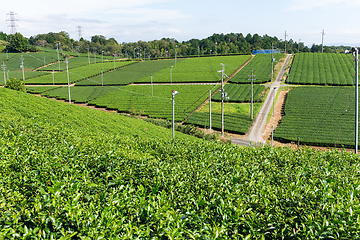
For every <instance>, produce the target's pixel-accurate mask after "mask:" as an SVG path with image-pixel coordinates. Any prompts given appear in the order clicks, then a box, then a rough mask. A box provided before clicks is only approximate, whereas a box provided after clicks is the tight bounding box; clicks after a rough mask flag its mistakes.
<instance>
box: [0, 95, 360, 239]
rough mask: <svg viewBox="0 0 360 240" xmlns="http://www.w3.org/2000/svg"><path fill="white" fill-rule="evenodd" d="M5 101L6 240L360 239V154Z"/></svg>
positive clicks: (0, 176) (31, 101) (1, 218)
mask: <svg viewBox="0 0 360 240" xmlns="http://www.w3.org/2000/svg"><path fill="white" fill-rule="evenodd" d="M180 94H181V93H180ZM179 96H180V95H179ZM179 96H177V97H179ZM0 107H1V109H2V114H1V115H0V133H1V134H0V142H1V143H2V144H1V145H0V152H1V161H0V195H1V198H0V210H1V211H0V228H1V229H2V231H0V237H1V238H4V239H11V238H44V239H60V238H79V239H97V238H104V239H115V238H123V239H126V238H127V239H135V238H155V239H156V238H159V239H160V238H164V239H171V238H172V239H181V238H184V239H205V238H206V239H215V238H219V239H236V238H243V239H245V238H246V237H247V238H248V239H266V238H269V239H286V238H292V237H293V238H298V239H311V238H314V236H318V237H319V238H324V239H331V238H335V239H336V238H338V239H346V238H348V239H351V238H356V237H359V236H360V235H359V229H360V223H359V221H358V215H359V211H360V208H359V205H360V199H359V190H358V186H359V185H360V181H359V177H358V175H359V172H358V166H359V165H360V158H359V156H358V155H354V154H351V153H346V152H337V151H327V152H320V151H314V150H311V149H299V150H298V151H292V150H291V149H288V148H269V147H264V148H240V147H238V146H235V145H228V144H221V143H217V142H209V141H204V140H197V139H194V138H191V137H189V136H185V135H183V134H180V133H177V135H176V136H177V138H176V139H175V140H170V139H169V138H170V137H168V136H169V135H170V136H171V131H169V130H166V129H164V128H161V127H156V126H154V125H150V124H149V123H146V122H144V121H141V120H139V119H134V118H128V117H124V116H119V115H117V114H108V113H105V112H102V111H96V110H92V109H87V108H82V107H79V106H75V105H70V104H68V103H59V102H57V101H53V100H49V99H46V98H39V97H36V96H31V95H29V94H25V93H21V92H15V91H11V90H8V89H4V88H1V89H0Z"/></svg>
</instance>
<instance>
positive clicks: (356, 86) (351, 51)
mask: <svg viewBox="0 0 360 240" xmlns="http://www.w3.org/2000/svg"><path fill="white" fill-rule="evenodd" d="M351 53H352V54H353V55H354V56H355V153H356V154H357V153H358V141H359V49H358V48H357V47H353V48H352V49H351V50H350V51H349V50H345V54H351Z"/></svg>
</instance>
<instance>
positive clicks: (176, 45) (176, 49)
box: [175, 45, 177, 67]
mask: <svg viewBox="0 0 360 240" xmlns="http://www.w3.org/2000/svg"><path fill="white" fill-rule="evenodd" d="M176 55H177V45H175V67H176Z"/></svg>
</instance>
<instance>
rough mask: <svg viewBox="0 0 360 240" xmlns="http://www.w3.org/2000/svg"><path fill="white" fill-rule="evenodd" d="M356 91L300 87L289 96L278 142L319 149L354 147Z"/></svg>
mask: <svg viewBox="0 0 360 240" xmlns="http://www.w3.org/2000/svg"><path fill="white" fill-rule="evenodd" d="M354 92H355V89H354V88H353V87H297V88H295V89H293V90H290V92H289V93H288V96H287V100H286V104H285V109H284V113H285V115H284V116H283V118H282V120H281V123H280V125H279V126H278V127H277V128H276V130H275V133H274V139H277V140H279V141H283V142H291V141H292V142H297V138H298V137H299V138H300V142H301V143H304V144H309V145H318V146H336V147H343V146H345V147H351V148H353V147H354V139H355V133H354V126H355V107H354V105H355V98H354Z"/></svg>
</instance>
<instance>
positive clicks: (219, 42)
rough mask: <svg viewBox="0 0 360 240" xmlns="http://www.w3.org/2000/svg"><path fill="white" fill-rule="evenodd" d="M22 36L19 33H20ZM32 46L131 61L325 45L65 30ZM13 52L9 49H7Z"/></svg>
mask: <svg viewBox="0 0 360 240" xmlns="http://www.w3.org/2000/svg"><path fill="white" fill-rule="evenodd" d="M17 34H18V33H17ZM10 36H11V35H7V34H6V33H3V32H0V40H4V41H8V40H9V39H10ZM27 41H28V43H29V45H31V46H34V47H36V46H37V47H46V48H53V49H57V48H61V49H62V50H64V51H73V52H75V51H76V52H80V53H87V52H88V51H89V52H90V53H94V52H97V53H103V54H104V55H112V54H118V55H121V56H124V57H128V58H134V57H135V58H144V57H147V58H148V57H151V58H154V57H157V58H159V57H174V56H175V52H176V53H177V56H178V57H181V56H197V55H199V56H204V55H229V54H251V53H252V51H253V50H260V49H271V47H272V44H273V46H274V48H277V49H279V50H280V51H281V52H284V51H285V44H286V52H287V53H297V52H321V45H316V44H313V45H312V47H310V48H309V47H307V46H304V44H303V43H301V42H295V41H293V40H292V39H290V40H287V41H286V43H285V41H283V40H282V39H278V38H277V37H276V36H275V37H271V36H268V35H266V34H265V35H264V36H260V35H259V34H256V33H255V34H254V35H251V34H250V33H249V34H247V35H246V36H244V35H243V34H242V33H228V34H213V35H212V36H210V37H207V38H205V39H201V40H199V39H190V40H188V41H182V42H179V41H177V40H176V39H174V38H162V39H161V40H153V41H148V42H146V41H138V42H132V43H121V44H120V43H118V42H117V41H116V40H115V39H114V38H109V39H107V38H106V37H105V36H102V35H95V36H92V37H91V39H90V40H86V39H84V38H81V39H80V40H78V41H77V40H74V39H72V38H70V37H69V34H68V33H67V32H65V31H61V32H59V33H53V32H50V33H46V34H38V35H35V36H31V37H30V38H28V39H27ZM344 49H349V47H343V46H340V47H338V46H331V47H328V46H324V49H323V51H324V52H343V51H344ZM7 50H9V49H7Z"/></svg>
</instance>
